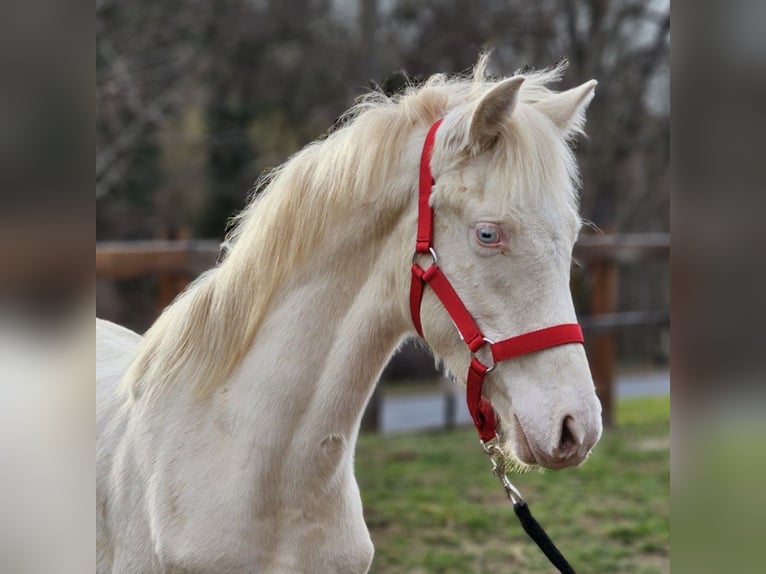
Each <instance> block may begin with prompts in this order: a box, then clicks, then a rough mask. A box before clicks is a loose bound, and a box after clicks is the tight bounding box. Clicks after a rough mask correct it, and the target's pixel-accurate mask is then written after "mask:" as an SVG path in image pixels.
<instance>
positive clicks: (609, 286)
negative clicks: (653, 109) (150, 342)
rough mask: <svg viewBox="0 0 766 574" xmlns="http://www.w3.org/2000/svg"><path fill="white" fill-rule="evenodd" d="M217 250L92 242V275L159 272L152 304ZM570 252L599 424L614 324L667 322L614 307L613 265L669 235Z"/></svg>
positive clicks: (170, 243) (663, 253)
mask: <svg viewBox="0 0 766 574" xmlns="http://www.w3.org/2000/svg"><path fill="white" fill-rule="evenodd" d="M218 253H219V244H218V242H216V241H204V240H203V241H195V240H159V241H131V242H111V241H110V242H98V243H96V278H97V279H110V280H121V279H135V278H139V277H146V276H152V275H155V276H159V278H160V288H159V293H158V298H157V303H156V304H157V310H158V311H159V310H160V309H162V308H164V307H165V306H166V305H168V304H169V303H170V302H171V301H172V300H173V298H174V297H175V296H176V295H177V294H178V293H179V292H180V291H181V290H182V289H183V288H184V287H185V286H186V285H187V283H188V282H189V281H191V280H192V279H193V278H194V277H196V276H197V275H199V274H200V273H201V272H202V271H204V270H206V269H209V268H210V267H212V266H213V265H215V263H216V260H217V258H218ZM574 256H575V258H576V259H577V260H578V261H580V262H581V263H582V265H583V266H584V267H585V273H586V274H587V275H588V276H589V277H590V289H589V291H590V292H589V299H590V314H589V315H586V316H583V317H580V323H581V324H582V327H583V330H584V331H585V335H586V344H587V347H588V357H589V360H590V364H591V371H592V373H593V380H594V381H595V384H596V391H597V393H598V395H599V398H600V399H601V403H602V406H603V413H604V424H605V425H607V426H610V425H611V424H612V421H613V392H614V391H613V389H614V380H615V337H614V332H615V331H616V330H619V329H624V328H630V327H636V326H657V327H660V326H667V325H669V324H670V312H669V311H668V310H667V309H661V310H655V311H627V312H617V308H618V304H617V303H618V301H617V287H618V281H619V266H620V265H621V264H633V263H638V262H641V261H643V260H645V259H650V258H656V259H660V260H666V261H668V260H669V257H670V235H669V234H667V233H642V234H623V235H584V236H582V237H581V238H580V240H579V241H578V242H577V244H576V245H575V251H574Z"/></svg>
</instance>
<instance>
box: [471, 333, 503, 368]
mask: <svg viewBox="0 0 766 574" xmlns="http://www.w3.org/2000/svg"><path fill="white" fill-rule="evenodd" d="M482 339H483V340H484V343H485V344H486V345H489V346H490V347H491V346H492V345H494V344H495V342H494V341H493V340H492V339H487V338H486V337H482ZM483 348H484V345H482V346H481V347H479V348H478V349H476V351H479V350H480V349H483ZM476 351H471V358H472V359H475V358H476ZM489 356H490V358H492V351H490V352H489ZM479 362H480V363H481V364H482V365H484V361H482V360H479ZM496 364H497V363H495V359H492V364H491V365H490V366H487V365H484V368H485V369H487V370H486V372H487V373H489V372H491V371H492V370H494V368H495V365H496Z"/></svg>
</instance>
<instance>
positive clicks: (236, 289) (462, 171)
mask: <svg viewBox="0 0 766 574" xmlns="http://www.w3.org/2000/svg"><path fill="white" fill-rule="evenodd" d="M485 66H486V59H485V58H483V59H482V60H480V62H479V64H478V65H477V67H476V69H475V71H474V74H473V77H472V78H465V77H461V78H446V77H444V76H441V75H439V76H434V77H432V78H431V79H430V80H428V82H426V84H425V85H424V86H422V87H420V88H417V89H416V88H412V89H410V90H408V91H407V92H406V93H405V94H403V95H401V96H399V97H396V98H387V97H385V96H383V95H382V94H372V95H369V96H367V97H365V98H364V99H363V100H362V101H360V102H359V103H358V104H357V105H356V106H355V107H354V108H353V109H352V110H351V111H350V112H349V114H348V117H347V119H346V122H345V125H344V127H342V128H340V129H338V130H337V131H335V132H334V133H332V134H331V135H330V136H329V137H327V138H326V139H325V140H323V141H318V142H315V143H313V144H311V145H309V146H307V147H306V148H305V149H303V150H302V151H301V152H299V153H297V154H296V155H295V156H293V157H292V158H291V159H290V160H289V161H288V162H287V163H285V164H284V165H283V166H282V167H281V168H280V169H279V170H277V171H276V172H274V173H272V174H271V175H270V177H269V180H268V182H266V184H265V185H266V187H265V189H264V191H263V193H261V194H260V196H259V197H258V199H257V200H255V201H253V202H252V203H251V205H250V206H249V207H248V208H247V209H246V210H245V211H244V212H243V214H242V215H241V216H240V217H239V219H238V223H237V226H236V228H235V230H234V231H233V233H232V235H231V236H230V238H229V240H230V244H231V249H230V251H229V254H228V255H227V257H226V258H225V260H224V261H223V262H222V263H220V264H219V265H218V266H217V267H216V268H214V269H212V270H211V271H209V272H208V273H206V274H205V275H203V276H202V277H200V278H199V279H198V280H197V281H195V282H194V283H193V285H192V286H191V287H189V288H188V289H187V290H186V292H185V293H184V294H183V295H181V296H180V297H179V298H178V299H177V300H176V301H175V302H174V303H173V304H172V305H171V306H169V307H168V308H167V309H166V310H165V312H164V313H163V314H162V316H161V317H160V318H159V319H158V320H157V321H156V323H155V324H154V325H153V326H152V327H151V328H150V329H149V330H148V331H147V333H146V334H145V335H144V336H143V337H141V336H139V335H137V334H135V333H133V332H131V331H128V330H127V329H125V328H122V327H119V326H117V325H114V324H112V323H108V322H105V321H98V320H97V323H96V333H97V341H98V342H97V364H96V375H97V392H96V396H97V434H98V436H97V469H96V470H97V484H98V488H97V523H98V534H97V536H98V538H97V559H98V567H97V570H98V572H100V573H106V572H119V573H130V574H135V573H143V572H268V573H272V572H279V573H287V572H301V573H304V572H317V573H329V572H332V573H336V572H337V573H346V572H348V573H360V572H366V571H367V570H368V568H369V566H370V563H371V561H372V556H373V545H372V542H371V540H370V536H369V533H368V531H367V528H366V526H365V523H364V519H363V515H362V504H361V500H360V496H359V489H358V486H357V484H356V481H355V479H354V472H353V455H354V448H355V444H356V439H357V434H358V431H359V424H360V418H361V416H362V412H363V410H364V407H365V404H366V403H367V401H368V399H369V397H370V395H371V393H372V390H373V387H374V385H375V382H376V380H377V378H378V376H379V374H380V372H381V370H382V369H383V367H384V366H385V364H386V362H387V361H388V359H389V357H390V356H391V354H392V353H393V352H394V350H395V349H396V348H397V346H398V345H399V344H400V343H401V342H402V341H403V340H404V339H406V338H407V337H410V336H413V335H414V333H415V331H414V328H413V321H412V319H411V316H410V310H409V306H408V293H409V289H410V262H411V259H412V252H413V245H414V241H415V232H416V225H417V223H416V219H417V189H418V173H419V171H418V169H419V158H420V151H421V148H422V146H423V141H424V138H425V136H426V131H427V130H428V129H429V126H431V125H432V124H433V123H434V122H435V121H436V120H438V119H440V118H443V123H442V125H441V127H440V128H439V131H438V132H437V134H436V140H435V143H434V147H433V153H432V157H431V164H430V165H431V170H432V172H433V176H434V178H435V181H436V184H435V186H434V188H433V192H432V194H431V205H432V206H433V209H434V212H435V214H436V215H435V222H434V245H435V247H436V249H437V251H438V253H439V266H440V268H441V269H442V270H443V272H444V273H445V274H446V275H447V276H448V277H449V280H450V281H451V283H452V285H453V286H454V288H455V290H456V291H457V293H458V294H459V295H460V297H461V298H462V301H463V302H464V304H465V305H466V307H467V308H468V309H469V310H470V312H471V314H472V315H473V318H474V319H475V321H476V322H477V324H478V325H479V326H480V328H481V330H482V332H483V333H484V334H485V335H486V336H487V338H493V337H497V338H503V337H507V336H510V335H513V334H519V333H526V332H528V331H531V330H534V329H538V328H541V327H546V326H548V325H552V324H556V323H565V322H568V323H572V322H576V318H575V312H574V308H573V304H572V298H571V294H570V292H569V273H570V264H571V252H572V247H573V244H574V242H575V239H576V237H577V234H578V230H579V228H580V223H581V222H580V218H579V216H578V206H577V195H576V185H577V181H578V173H577V167H576V163H575V161H574V159H573V155H572V152H571V150H570V149H569V146H568V141H569V140H570V139H572V138H573V137H575V136H576V135H577V134H578V133H579V132H580V131H581V130H582V126H583V124H584V115H585V109H586V108H587V105H588V103H589V102H590V100H591V98H592V96H593V93H594V87H595V82H594V81H591V82H587V83H585V84H583V85H581V86H579V87H576V88H573V89H571V90H568V91H565V92H559V93H557V92H554V91H552V90H550V88H548V87H547V84H549V83H550V82H551V81H553V80H556V79H557V78H558V76H559V75H560V73H561V71H562V68H561V67H559V68H557V69H555V70H549V71H545V72H536V73H531V74H529V75H527V76H526V77H525V78H522V77H521V76H516V77H514V78H511V79H505V80H501V81H496V80H493V79H490V78H488V77H487V76H486V74H485ZM422 326H423V333H424V338H425V341H426V342H427V343H428V345H429V346H430V347H431V349H432V350H433V352H434V354H435V355H436V356H437V357H439V359H441V360H442V361H443V363H444V365H445V366H446V368H447V369H448V370H449V371H450V372H451V373H454V374H455V375H456V377H457V378H459V379H462V378H463V373H465V372H466V369H467V367H468V365H469V361H470V353H469V352H468V349H467V348H466V347H465V345H464V344H463V343H462V342H461V340H460V337H459V336H458V334H457V333H456V331H455V327H454V326H453V323H452V321H451V320H450V318H449V316H448V315H447V313H446V312H445V310H444V308H443V307H442V306H441V304H440V303H439V301H438V300H437V298H436V296H435V295H434V294H433V293H432V292H431V291H430V290H426V291H425V294H424V296H423V301H422ZM484 394H485V396H486V397H487V398H488V399H489V400H490V401H491V403H492V405H493V406H494V409H495V411H496V413H497V417H498V420H499V421H500V422H499V426H500V435H501V438H502V440H503V449H504V450H505V451H506V453H507V454H508V456H514V457H515V458H516V459H517V460H519V461H521V462H522V463H525V464H530V465H540V466H543V467H548V468H561V467H564V466H571V465H576V464H579V463H581V462H582V461H583V460H584V459H585V457H586V456H587V454H588V453H589V452H590V450H591V448H592V447H593V445H594V444H595V443H596V442H597V441H598V439H599V437H600V434H601V419H600V411H601V409H600V405H599V402H598V400H597V398H596V396H595V392H594V387H593V382H592V379H591V376H590V372H589V368H588V363H587V360H586V357H585V353H584V351H583V349H582V346H581V345H562V346H557V347H554V348H550V349H546V350H543V351H539V352H536V353H532V354H528V355H525V356H522V357H518V358H516V359H514V360H509V361H504V362H503V363H499V364H498V365H497V368H496V369H494V371H493V372H492V373H491V374H489V375H488V376H487V379H486V382H485V384H484Z"/></svg>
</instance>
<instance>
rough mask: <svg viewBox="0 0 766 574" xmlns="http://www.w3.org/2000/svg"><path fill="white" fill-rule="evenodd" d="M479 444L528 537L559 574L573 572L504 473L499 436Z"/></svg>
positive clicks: (503, 455) (503, 459)
mask: <svg viewBox="0 0 766 574" xmlns="http://www.w3.org/2000/svg"><path fill="white" fill-rule="evenodd" d="M481 446H482V448H483V449H484V452H485V453H486V454H487V456H489V459H490V460H491V461H492V474H494V475H495V476H496V477H497V478H498V479H499V480H500V483H501V484H502V485H503V488H504V489H505V494H506V495H507V496H508V499H509V500H510V501H511V502H512V503H513V511H514V512H515V513H516V516H518V517H519V522H521V526H522V528H523V529H524V532H526V533H527V534H528V535H529V537H530V538H531V539H532V540H534V542H535V544H537V546H538V548H540V550H542V551H543V554H545V556H546V558H548V560H550V561H551V564H553V565H554V566H555V567H556V568H557V569H558V571H559V572H561V574H575V571H574V570H573V569H572V567H571V566H570V565H569V562H567V561H566V558H564V556H563V555H562V554H561V552H559V549H558V548H556V545H555V544H554V543H553V541H552V540H551V539H550V537H549V536H548V534H547V533H546V532H545V530H544V529H543V527H542V526H540V523H539V522H538V521H537V520H535V517H534V516H532V511H531V510H530V509H529V505H528V504H527V503H526V502H525V501H524V498H523V497H522V496H521V493H520V492H519V490H518V489H517V488H516V487H515V486H513V483H512V482H511V481H510V480H509V479H508V475H507V474H506V473H505V467H506V460H505V454H503V450H502V449H501V448H500V438H499V437H498V436H495V437H494V438H492V439H491V440H488V441H486V442H485V441H481Z"/></svg>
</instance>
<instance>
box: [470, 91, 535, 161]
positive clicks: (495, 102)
mask: <svg viewBox="0 0 766 574" xmlns="http://www.w3.org/2000/svg"><path fill="white" fill-rule="evenodd" d="M523 82H524V76H514V77H513V78H508V79H506V80H503V81H502V82H500V83H498V84H497V85H496V86H495V87H494V88H492V89H491V90H490V91H489V92H487V94H486V95H485V96H484V97H483V98H482V99H481V100H480V101H479V103H478V105H477V106H476V109H475V110H474V112H473V115H472V116H471V128H470V129H469V131H468V136H469V138H470V142H471V144H470V145H471V148H473V149H487V148H489V147H491V146H492V144H493V143H495V141H496V140H497V136H498V134H499V133H500V125H501V123H502V121H503V119H505V118H506V117H508V116H509V115H510V114H511V112H512V111H513V108H514V107H516V102H517V101H518V97H519V88H520V87H521V84H522V83H523Z"/></svg>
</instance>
